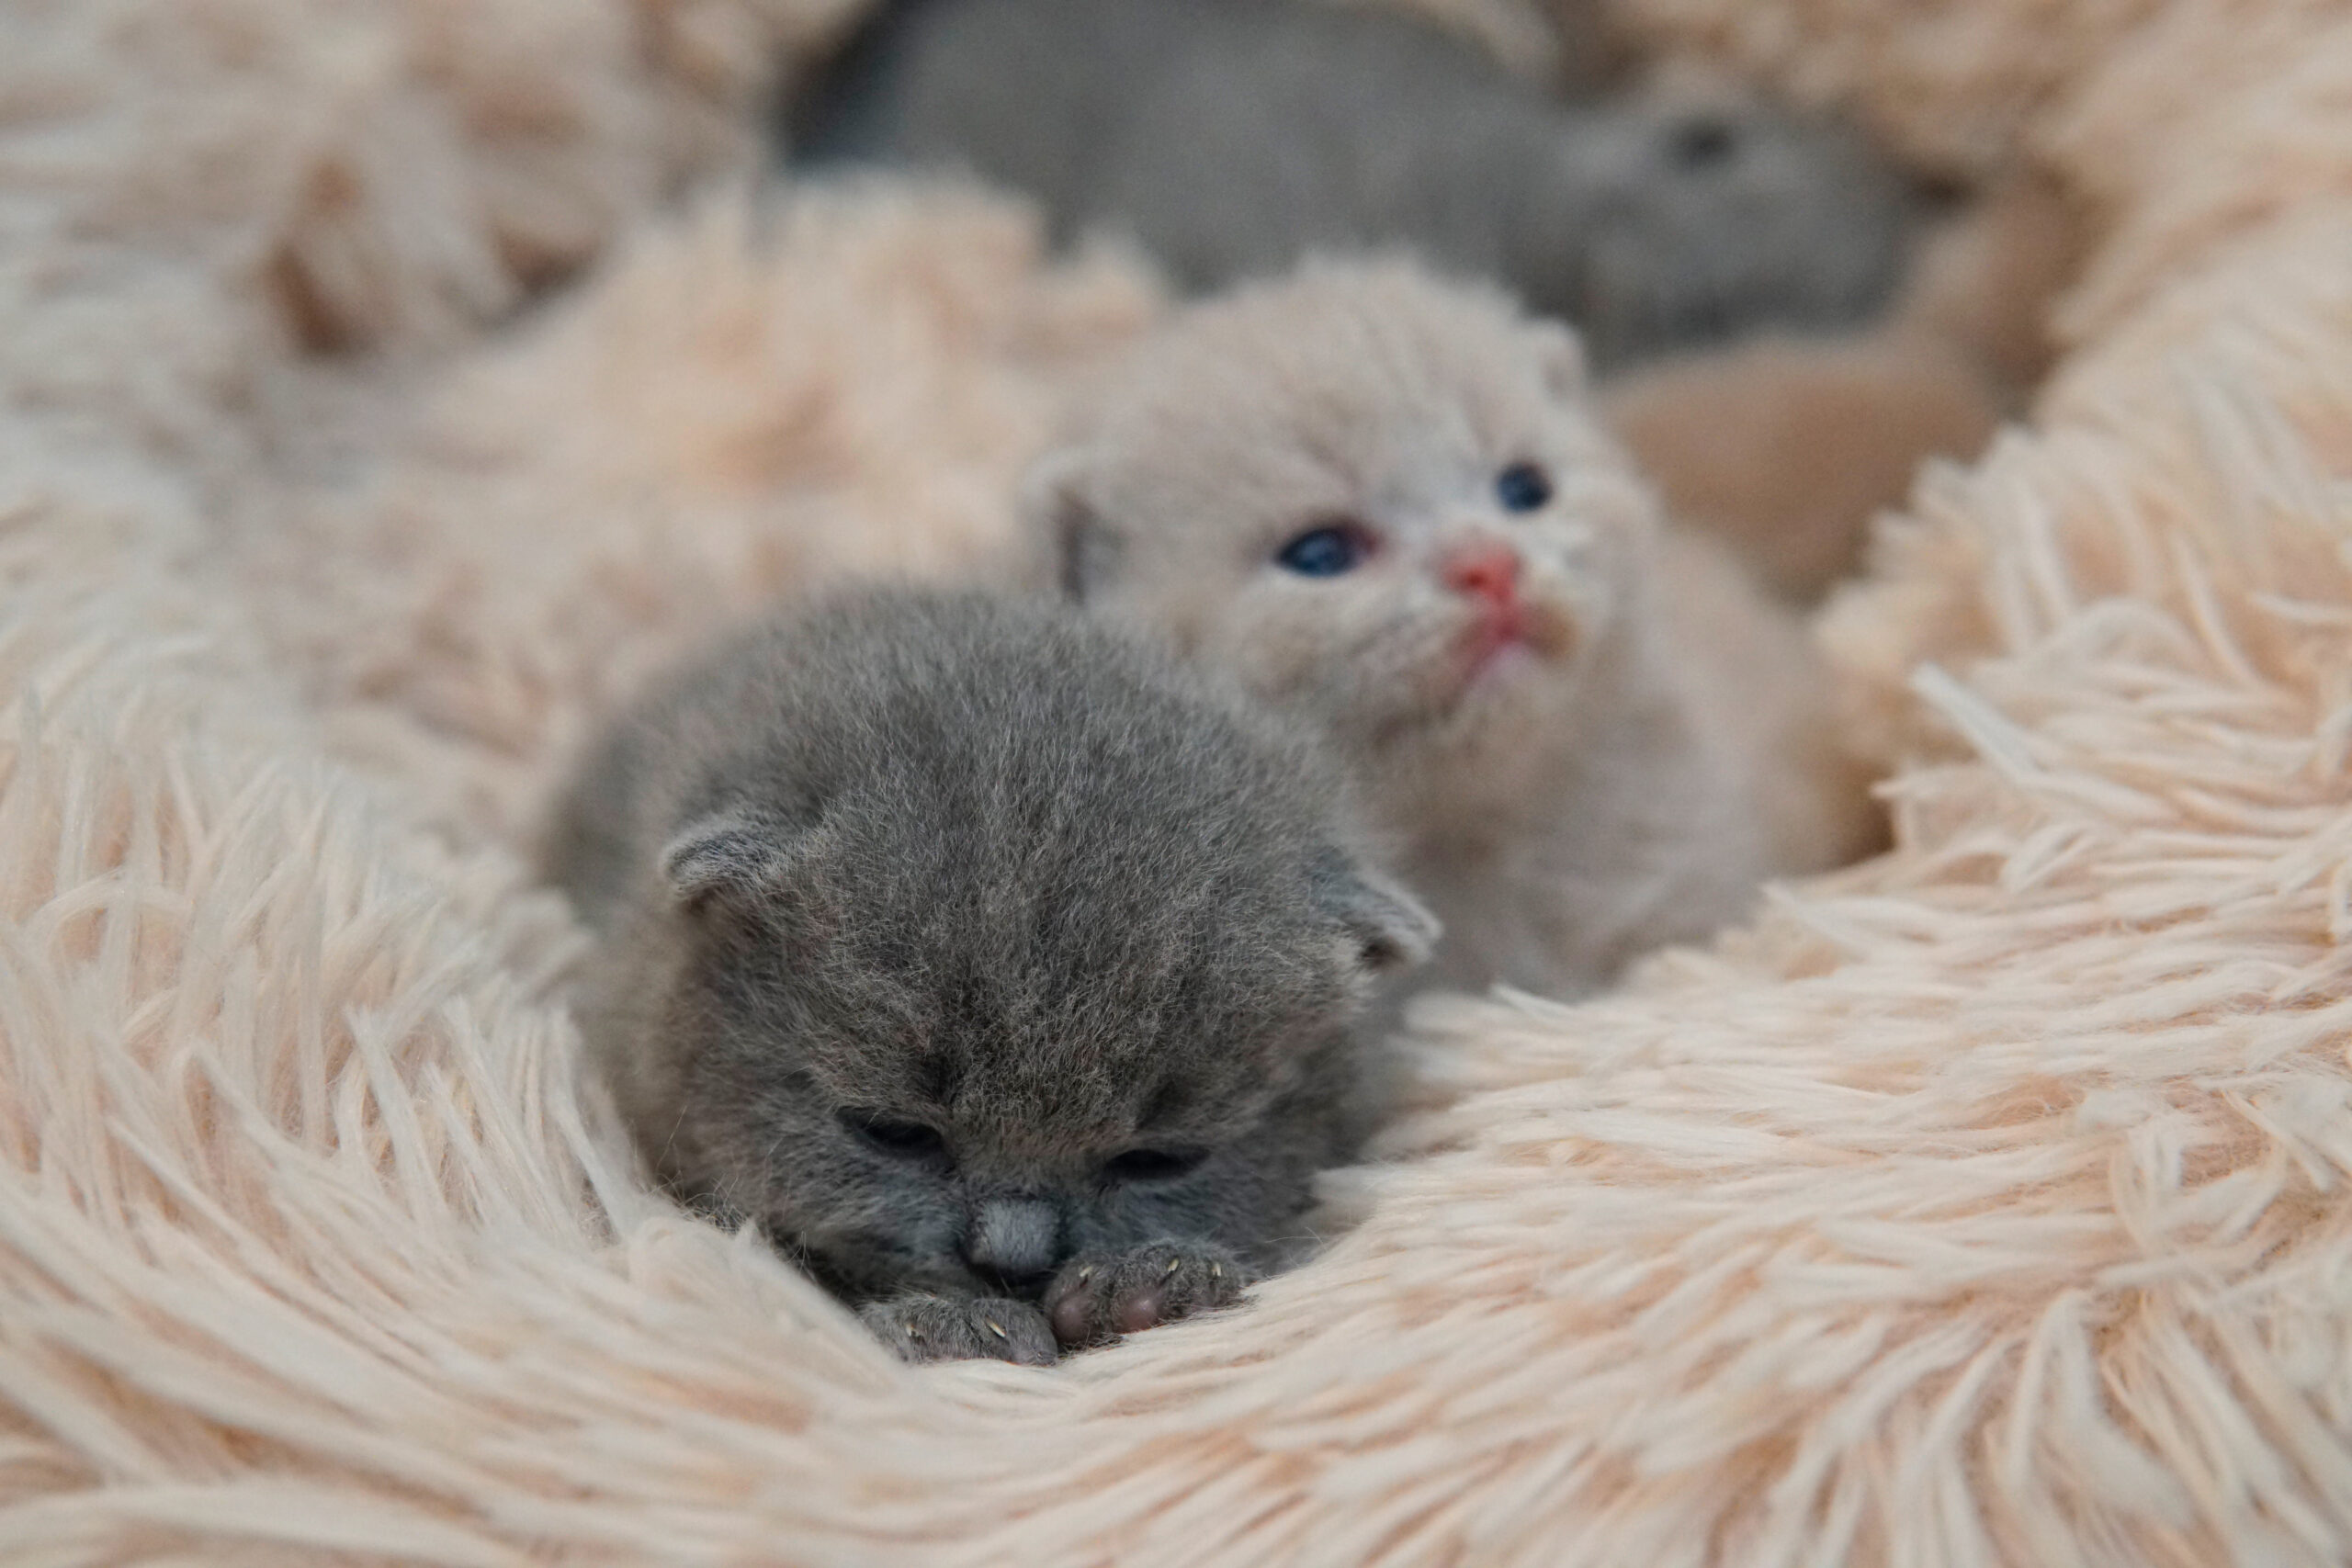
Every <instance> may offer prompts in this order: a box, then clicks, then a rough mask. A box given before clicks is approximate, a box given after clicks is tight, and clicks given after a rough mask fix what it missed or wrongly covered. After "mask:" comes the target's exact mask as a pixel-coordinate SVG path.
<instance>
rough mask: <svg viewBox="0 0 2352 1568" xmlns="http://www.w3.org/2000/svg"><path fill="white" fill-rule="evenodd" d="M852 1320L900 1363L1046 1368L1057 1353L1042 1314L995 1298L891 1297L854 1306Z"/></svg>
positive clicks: (1047, 1324) (1055, 1357) (1050, 1329)
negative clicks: (974, 1362)
mask: <svg viewBox="0 0 2352 1568" xmlns="http://www.w3.org/2000/svg"><path fill="white" fill-rule="evenodd" d="M857 1319H858V1321H859V1322H860V1323H863V1324H865V1326H866V1327H868V1328H870V1329H872V1330H873V1331H874V1332H875V1333H876V1335H878V1336H880V1337H881V1339H882V1342H883V1343H884V1344H886V1345H888V1346H889V1347H890V1348H892V1349H893V1350H896V1351H897V1352H898V1353H899V1359H901V1360H908V1361H968V1360H975V1359H995V1360H999V1361H1017V1362H1019V1363H1020V1364H1021V1365H1022V1366H1024V1367H1050V1366H1052V1365H1053V1364H1054V1362H1055V1360H1056V1359H1058V1358H1059V1356H1060V1355H1061V1351H1060V1348H1058V1347H1057V1346H1056V1345H1055V1343H1054V1330H1053V1325H1051V1324H1049V1323H1047V1322H1046V1314H1044V1313H1042V1312H1039V1311H1038V1310H1037V1309H1036V1308H1035V1307H1034V1306H1031V1305H1030V1304H1029V1303H1027V1302H1016V1301H1008V1300H1005V1299H1004V1298H1002V1297H1000V1296H892V1297H891V1298H890V1299H889V1300H888V1301H880V1302H869V1303H866V1304H865V1306H862V1307H860V1308H858V1311H857Z"/></svg>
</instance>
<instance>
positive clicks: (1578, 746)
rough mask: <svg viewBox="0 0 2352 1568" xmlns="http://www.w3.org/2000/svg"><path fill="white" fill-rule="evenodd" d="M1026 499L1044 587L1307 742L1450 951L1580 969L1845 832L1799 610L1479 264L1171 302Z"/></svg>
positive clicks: (1801, 865) (1836, 842)
mask: <svg viewBox="0 0 2352 1568" xmlns="http://www.w3.org/2000/svg"><path fill="white" fill-rule="evenodd" d="M1027 505H1028V510H1029V513H1030V514H1031V517H1032V519H1033V521H1034V522H1035V525H1037V527H1038V532H1039V536H1040V537H1041V538H1043V539H1045V540H1047V541H1049V542H1050V545H1051V547H1052V549H1053V550H1054V552H1055V556H1056V560H1057V570H1058V572H1059V575H1060V581H1061V583H1062V586H1063V588H1064V589H1065V591H1066V592H1068V593H1069V594H1070V595H1071V596H1073V597H1075V598H1077V599H1079V600H1080V601H1082V602H1084V603H1085V604H1087V605H1088V606H1090V607H1091V609H1092V610H1094V611H1095V612H1096V613H1097V614H1100V615H1104V616H1106V617H1109V618H1111V619H1113V620H1115V621H1120V622H1125V623H1129V624H1135V625H1141V626H1148V627H1151V628H1154V629H1156V630H1157V631H1159V633H1161V634H1163V635H1165V636H1167V637H1170V638H1172V639H1173V640H1174V642H1175V643H1176V644H1177V646H1178V647H1179V648H1180V649H1182V650H1183V651H1184V652H1186V653H1187V654H1189V655H1191V656H1193V657H1195V658H1199V659H1204V660H1211V661H1214V662H1217V663H1221V664H1223V665H1224V666H1226V667H1227V669H1229V670H1230V671H1233V672H1234V673H1235V674H1237V675H1238V676H1239V677H1240V679H1241V680H1242V681H1243V682H1245V683H1246V684H1247V685H1249V686H1250V688H1251V689H1252V690H1254V691H1255V692H1256V693H1257V694H1259V695H1261V696H1262V697H1264V698H1266V699H1269V700H1270V701H1272V703H1273V704H1275V705H1278V706H1280V707H1282V708H1283V709H1285V710H1288V711H1291V712H1294V713H1295V714H1297V715H1298V716H1301V717H1303V718H1307V719H1311V720H1312V721H1314V722H1315V724H1316V725H1317V726H1318V727H1319V728H1321V730H1323V731H1324V732H1325V733H1326V735H1327V736H1328V737H1329V739H1330V740H1331V741H1333V742H1334V743H1335V744H1336V747H1337V749H1338V750H1339V751H1340V755H1341V756H1342V757H1343V758H1345V759H1346V760H1347V761H1349V762H1350V763H1351V765H1352V767H1353V769H1354V770H1355V772H1356V773H1358V774H1359V776H1360V780H1361V783H1362V785H1363V792H1364V795H1365V797H1366V799H1367V802H1368V804H1369V805H1370V806H1371V807H1372V808H1373V810H1374V815H1375V817H1376V818H1378V819H1379V822H1380V826H1381V827H1383V828H1384V829H1385V831H1386V832H1387V833H1388V834H1389V835H1390V836H1391V839H1392V841H1393V842H1394V843H1395V844H1396V845H1397V871H1398V872H1399V873H1400V874H1402V876H1403V878H1404V879H1405V880H1406V881H1407V882H1408V884H1409V885H1410V886H1413V887H1414V888H1415V889H1416V890H1417V891H1418V892H1419V893H1420V894H1421V895H1422V896H1423V897H1425V898H1426V899H1427V900H1428V902H1429V903H1430V907H1431V908H1432V909H1433V910H1434V911H1435V913H1436V914H1437V916H1438V918H1439V919H1440V921H1441V922H1442V924H1443V926H1444V928H1445V937H1444V939H1443V941H1442V943H1441V946H1440V950H1439V955H1438V962H1437V964H1436V965H1435V966H1434V969H1435V972H1436V973H1437V975H1438V976H1440V977H1442V979H1444V980H1447V981H1449V982H1452V983H1453V984H1457V985H1464V986H1481V985H1484V984H1486V983H1487V982H1489V981H1493V980H1498V979H1500V980H1505V981H1509V982H1510V983H1512V984H1514V985H1519V986H1523V987H1529V988H1532V989H1536V990H1541V991H1545V992H1550V993H1553V994H1573V993H1575V992H1578V991H1582V990H1586V989H1589V988H1590V987H1594V986H1597V985H1599V984H1600V983H1602V982H1603V981H1606V980H1607V979H1609V978H1610V977H1611V976H1613V975H1614V974H1615V973H1616V972H1617V971H1618V970H1619V969H1620V968H1621V967H1622V966H1623V964H1625V963H1626V961H1627V960H1629V959H1631V958H1633V957H1634V956H1635V955H1637V954H1639V953H1643V952H1645V951H1647V950H1649V949H1652V948H1655V947H1657V946H1659V945H1660V944H1662V943H1667V942H1676V941H1680V940H1685V939H1691V938H1697V937H1702V936H1705V935H1707V934H1708V933H1710V932H1712V931H1715V930H1716V929H1718V928H1719V927H1721V926H1722V925H1724V923H1725V922H1727V921H1730V920H1733V919H1736V918H1738V917H1739V916H1740V915H1741V914H1742V913H1743V912H1744V911H1746V910H1747V908H1748V907H1749V905H1750V903H1751V902H1752V900H1753V899H1754V897H1755V896H1756V893H1757V889H1758V884H1759V883H1760V882H1761V881H1762V880H1763V879H1765V878H1767V877H1769V876H1771V875H1773V874H1779V873H1789V872H1801V871H1807V870H1814V869H1819V868H1823V867H1826V866H1829V865H1832V864H1835V863H1838V862H1839V861H1841V860H1843V859H1846V858H1848V857H1849V856H1851V855H1853V854H1855V853H1857V852H1860V851H1861V850H1863V849H1866V848H1867V847H1868V846H1869V843H1870V841H1871V838H1872V836H1873V835H1874V833H1875V831H1876V822H1875V818H1874V814H1873V813H1871V812H1870V811H1869V810H1868V809H1867V807H1866V802H1865V801H1864V800H1863V799H1862V798H1861V795H1860V786H1859V780H1858V779H1857V778H1856V777H1855V775H1854V773H1853V772H1852V768H1851V765H1850V764H1849V762H1848V761H1847V760H1846V759H1845V758H1844V757H1843V756H1842V755H1841V754H1840V752H1839V750H1838V745H1837V743H1836V738H1835V736H1834V734H1833V733H1832V731H1831V728H1830V724H1829V716H1828V712H1827V704H1826V689H1825V684H1824V681H1823V677H1822V672H1821V671H1819V670H1818V669H1817V668H1816V667H1815V662H1814V659H1813V656H1812V654H1811V652H1810V649H1809V645H1808V644H1807V642H1806V640H1805V638H1804V635H1803V631H1802V628H1801V627H1800V626H1799V625H1798V624H1797V622H1796V621H1795V620H1794V619H1793V618H1792V616H1791V615H1788V614H1787V613H1786V612H1784V611H1782V610H1781V609H1779V608H1777V607H1776V606H1774V605H1772V604H1769V603H1767V602H1766V601H1765V600H1764V599H1763V598H1762V597H1761V596H1760V595H1759V594H1758V592H1755V591H1754V590H1753V589H1752V588H1751V587H1750V586H1749V584H1748V583H1747V581H1746V580H1745V579H1743V578H1742V577H1741V576H1740V575H1739V573H1738V571H1737V570H1736V568H1735V567H1734V566H1733V565H1732V564H1731V563H1730V561H1729V560H1728V558H1724V557H1723V556H1721V555H1719V554H1717V553H1715V551H1714V549H1713V547H1712V546H1710V545H1709V544H1708V543H1707V542H1706V541H1704V540H1702V539H1700V538H1698V537H1696V536H1685V535H1683V534H1680V533H1679V532H1676V531H1674V530H1672V529H1669V528H1667V527H1664V526H1662V525H1661V522H1660V518H1659V516H1658V509H1657V503H1656V502H1655V501H1654V499H1653V497H1652V495H1651V492H1650V490H1649V488H1648V487H1647V486H1646V485H1645V483H1644V482H1643V481H1642V479H1641V478H1640V477H1639V476H1638V475H1637V474H1636V473H1635V472H1634V469H1633V468H1632V466H1631V464H1630V462H1629V461H1628V459H1627V458H1626V457H1625V455H1624V454H1623V451H1622V450H1621V449H1620V448H1619V446H1618V445H1617V444H1616V442H1615V441H1614V440H1613V439H1611V436H1610V434H1608V433H1607V432H1606V431H1605V430H1604V429H1603V428H1602V426H1601V424H1600V422H1599V420H1598V418H1597V417H1596V415H1595V413H1594V412H1593V407H1592V401H1591V394H1590V392H1589V388H1588V386H1587V381H1586V375H1585V369H1584V364H1583V358H1582V355H1581V353H1580V352H1579V349H1578V347H1577V340H1576V338H1575V337H1574V336H1573V335H1572V334H1571V333H1569V332H1568V331H1567V330H1566V328H1564V327H1561V326H1558V325H1556V324H1553V323H1550V322H1544V321H1532V320H1530V319H1528V318H1527V317H1525V316H1523V315H1521V314H1520V313H1519V312H1518V311H1517V310H1514V309H1513V308H1512V307H1511V306H1510V304H1509V303H1508V301H1507V300H1506V299H1505V298H1504V297H1503V296H1501V295H1499V294H1498V293H1495V292H1492V291H1489V290H1485V289H1479V288H1464V287H1457V286H1454V285H1451V284H1444V283H1440V282H1438V281H1437V280H1435V279H1434V278H1432V277H1430V276H1429V275H1427V274H1426V273H1424V272H1422V271H1419V270H1418V269H1417V268H1415V267H1414V266H1412V265H1407V264H1405V263H1402V262H1371V263H1363V262H1359V263H1344V264H1343V263H1336V262H1325V263H1315V264H1310V265H1307V266H1306V267H1305V268H1304V269H1303V270H1301V271H1300V272H1298V273H1296V274H1295V275H1294V276H1291V277H1289V278H1287V279H1285V280H1283V281H1279V282H1273V283H1268V284H1264V285H1260V286H1257V287H1253V288H1244V289H1242V290H1240V291H1238V292H1237V293H1234V294H1232V295H1229V296H1227V297H1225V298H1223V299H1217V300H1213V301H1210V302H1207V303H1204V304H1202V305H1199V306H1196V307H1193V308H1192V309H1191V310H1187V311H1185V312H1183V313H1182V314H1181V315H1180V316H1179V317H1178V318H1177V319H1176V320H1175V321H1173V322H1172V323H1171V324H1170V326H1169V327H1167V328H1166V329H1165V330H1163V331H1162V332H1161V333H1159V335H1158V336H1157V337H1156V338H1154V339H1153V340H1151V341H1149V342H1148V344H1146V345H1145V346H1144V347H1142V348H1141V349H1140V350H1139V351H1138V352H1137V354H1136V357H1135V358H1134V359H1133V360H1132V361H1131V362H1130V363H1129V364H1128V366H1127V367H1125V370H1124V372H1123V373H1122V374H1121V376H1120V377H1119V378H1116V379H1115V380H1114V382H1113V384H1111V385H1110V386H1108V387H1106V388H1104V389H1102V390H1101V392H1100V395H1098V396H1097V397H1096V398H1095V399H1094V400H1092V401H1091V404H1090V405H1089V407H1088V408H1087V410H1086V412H1085V414H1084V415H1083V417H1082V418H1081V419H1080V422H1079V423H1077V425H1076V426H1075V427H1074V429H1073V430H1072V432H1071V433H1070V435H1069V440H1068V442H1067V444H1066V445H1064V446H1062V447H1061V448H1060V449H1058V450H1057V451H1054V452H1052V453H1049V454H1048V455H1047V456H1046V457H1044V458H1043V459H1041V460H1040V462H1039V463H1038V465H1037V467H1036V468H1035V470H1034V472H1033V473H1032V475H1031V478H1030V481H1029V485H1028V497H1027Z"/></svg>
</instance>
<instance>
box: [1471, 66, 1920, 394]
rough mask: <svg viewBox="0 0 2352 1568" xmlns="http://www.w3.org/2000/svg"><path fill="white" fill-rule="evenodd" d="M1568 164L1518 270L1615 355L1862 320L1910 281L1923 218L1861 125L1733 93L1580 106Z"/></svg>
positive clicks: (1594, 349) (1591, 342)
mask: <svg viewBox="0 0 2352 1568" xmlns="http://www.w3.org/2000/svg"><path fill="white" fill-rule="evenodd" d="M1553 157H1554V158H1555V161H1556V174H1555V177H1554V181H1553V185H1554V188H1555V190H1556V192H1557V193H1558V195H1557V196H1556V197H1555V199H1552V200H1549V201H1537V202H1533V203H1531V204H1530V207H1529V209H1528V210H1527V213H1526V215H1525V217H1524V219H1523V225H1524V234H1523V237H1522V240H1521V243H1522V244H1523V245H1525V246H1526V247H1527V249H1528V250H1529V252H1530V254H1528V255H1526V256H1524V257H1522V258H1521V260H1520V262H1519V263H1518V265H1516V266H1515V267H1514V269H1513V276H1514V277H1515V278H1516V279H1517V280H1518V281H1519V282H1520V283H1521V287H1522V288H1525V289H1526V291H1527V294H1528V302H1529V303H1530V304H1531V305H1532V306H1533V307H1534V308H1536V309H1537V310H1542V311H1544V312H1546V313H1550V314H1556V315H1560V316H1564V317H1566V318H1567V319H1569V320H1571V321H1575V322H1576V323H1577V328H1578V330H1579V331H1580V332H1582V333H1583V334H1584V337H1585V342H1586V345H1587V347H1588V348H1589V350H1590V352H1591V354H1592V356H1593V359H1594V360H1595V362H1596V363H1598V364H1600V365H1602V366H1611V365H1615V364H1617V363H1619V362H1620V361H1622V360H1624V359H1627V358H1630V357H1635V356H1640V355H1655V354H1657V353H1659V352H1661V351H1665V350H1669V349H1675V348H1691V347H1697V346H1701V345H1703V344H1710V343H1715V342H1720V341H1722V340H1724V339H1725V338H1727V337H1731V336H1734V335H1736V334H1737V333H1740V332H1743V331H1747V330H1751V329H1752V328H1753V327H1755V326H1756V325H1757V324H1758V323H1769V324H1770V325H1772V326H1775V327H1781V328H1794V329H1797V330H1804V329H1806V328H1830V327H1837V326H1842V325H1845V324H1847V323H1849V322H1851V321H1856V320H1858V319H1860V318H1861V317H1863V316H1864V315H1866V314H1867V313H1868V312H1870V311H1871V310H1874V309H1876V308H1877V307H1878V306H1880V305H1881V304H1883V302H1884V301H1885V300H1886V299H1887V297H1888V296H1889V295H1890V294H1891V292H1892V291H1893V289H1894V285H1895V283H1896V281H1897V280H1898V279H1899V278H1900V277H1901V276H1902V271H1903V265H1902V264H1903V260H1904V256H1905V250H1906V246H1907V243H1908V240H1909V237H1910V234H1911V231H1912V228H1913V224H1914V220H1915V219H1916V217H1917V211H1916V206H1917V204H1916V202H1915V201H1914V199H1913V197H1911V195H1910V193H1909V192H1908V191H1907V190H1906V189H1905V186H1904V185H1903V183H1902V181H1901V180H1900V179H1899V177H1898V176H1897V175H1895V173H1894V171H1893V170H1892V169H1891V168H1890V167H1889V166H1888V165H1887V164H1886V163H1885V162H1884V161H1883V159H1882V158H1881V157H1879V155H1878V154H1877V153H1876V152H1875V151H1874V150H1873V149H1872V148H1871V146H1870V145H1869V143H1868V142H1867V141H1865V140H1864V139H1863V138H1862V137H1861V136H1860V135H1859V134H1857V133H1856V132H1854V131H1852V130H1848V129H1846V128H1844V127H1841V126H1837V125H1832V124H1829V123H1826V122H1823V121H1817V120H1809V119H1804V118H1796V117H1793V116H1791V115H1789V114H1786V113H1783V112H1781V111H1779V110H1776V109H1774V108H1771V107H1768V106H1766V105H1764V104H1762V103H1759V102H1758V101H1756V100H1754V99H1753V98H1750V97H1747V96H1737V95H1735V94H1732V93H1730V92H1727V91H1720V90H1703V91H1702V90H1701V89H1699V88H1697V87H1694V86H1685V87H1682V88H1680V89H1675V90H1658V91H1654V92H1651V93H1647V94H1644V95H1640V96H1634V97H1632V98H1629V99H1625V100H1623V101H1621V103H1619V104H1617V105H1613V106H1611V107H1609V108H1606V109H1600V110H1582V111H1571V112H1569V113H1567V114H1565V115H1563V116H1562V117H1561V119H1560V130H1559V132H1558V134H1557V137H1556V140H1555V147H1554V152H1553ZM1539 188H1541V187H1539Z"/></svg>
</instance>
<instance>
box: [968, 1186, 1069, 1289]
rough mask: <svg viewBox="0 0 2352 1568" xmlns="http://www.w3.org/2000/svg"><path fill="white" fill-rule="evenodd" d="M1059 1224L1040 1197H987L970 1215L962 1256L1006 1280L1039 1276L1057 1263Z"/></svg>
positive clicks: (1059, 1235)
mask: <svg viewBox="0 0 2352 1568" xmlns="http://www.w3.org/2000/svg"><path fill="white" fill-rule="evenodd" d="M1061 1250H1062V1221H1061V1216H1060V1215H1059V1214H1057V1213H1055V1212H1054V1206H1053V1205H1052V1204H1051V1203H1048V1202H1046V1201H1045V1200H1044V1199H1042V1198H991V1199H989V1201H986V1202H984V1203H982V1204H981V1205H980V1208H979V1212H978V1213H976V1214H974V1215H973V1216H972V1229H971V1234H970V1235H967V1236H966V1237H965V1240H964V1256H965V1258H967V1259H968V1260H969V1261H970V1262H971V1264H972V1266H973V1267H974V1268H976V1269H989V1270H990V1271H991V1272H993V1273H996V1274H1001V1275H1002V1276H1003V1277H1004V1278H1005V1279H1007V1280H1020V1279H1025V1278H1028V1277H1029V1276H1032V1275H1036V1274H1042V1273H1044V1272H1045V1271H1046V1269H1051V1268H1052V1267H1053V1266H1054V1265H1055V1264H1057V1263H1058V1262H1060V1261H1061Z"/></svg>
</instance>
